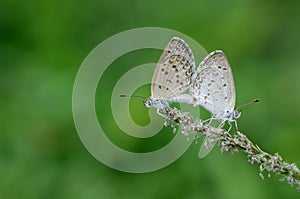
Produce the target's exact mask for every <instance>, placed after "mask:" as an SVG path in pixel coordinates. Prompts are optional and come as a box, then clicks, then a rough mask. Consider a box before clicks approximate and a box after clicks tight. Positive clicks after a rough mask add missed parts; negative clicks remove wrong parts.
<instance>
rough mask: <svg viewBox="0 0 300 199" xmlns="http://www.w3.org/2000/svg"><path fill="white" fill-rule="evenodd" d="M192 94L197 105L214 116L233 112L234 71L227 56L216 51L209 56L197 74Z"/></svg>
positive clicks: (201, 64)
mask: <svg viewBox="0 0 300 199" xmlns="http://www.w3.org/2000/svg"><path fill="white" fill-rule="evenodd" d="M194 79H195V80H194V83H193V86H192V87H193V90H192V93H193V95H194V96H195V97H196V100H197V104H199V105H201V106H203V107H204V108H205V109H207V110H208V111H210V112H211V113H212V114H213V115H216V116H218V115H219V116H222V115H224V114H225V112H226V111H229V112H232V111H233V109H234V106H235V88H234V81H233V75H232V71H231V68H230V65H229V62H228V60H227V58H226V56H225V54H224V53H223V52H222V51H221V50H216V51H213V52H211V53H210V54H209V55H207V56H206V57H205V58H204V59H203V61H202V62H201V63H200V65H199V67H198V68H197V72H196V73H195V78H194Z"/></svg>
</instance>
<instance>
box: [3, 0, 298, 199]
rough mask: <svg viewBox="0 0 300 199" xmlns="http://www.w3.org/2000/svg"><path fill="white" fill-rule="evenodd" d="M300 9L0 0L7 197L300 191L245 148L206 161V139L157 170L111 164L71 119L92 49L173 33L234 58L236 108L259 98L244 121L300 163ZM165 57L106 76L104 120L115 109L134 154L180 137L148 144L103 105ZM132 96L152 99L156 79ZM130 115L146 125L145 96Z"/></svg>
mask: <svg viewBox="0 0 300 199" xmlns="http://www.w3.org/2000/svg"><path fill="white" fill-rule="evenodd" d="M299 7H300V2H299V1H294V0H287V1H279V0H272V1H271V0H267V1H258V0H245V1H233V0H228V1H221V0H214V1H210V0H200V1H196V0H193V1H179V0H173V1H160V0H152V1H144V0H142V1H134V0H127V1H116V0H111V1H92V0H88V1H56V0H54V1H53V0H52V1H37V0H31V1H17V0H10V1H8V0H2V1H0V126H1V130H0V171H1V177H0V198H11V199H14V198H16V199H17V198H18V199H20V198H33V199H34V198H62V199H65V198H84V199H89V198H222V199H227V198H230V199H232V198H244V199H248V198H249V199H250V198H272V199H275V198H276V199H277V198H278V199H279V198H280V199H281V198H299V193H297V191H296V188H295V187H290V186H289V185H287V184H286V183H285V182H284V183H282V182H279V181H278V179H279V178H278V177H275V176H273V175H272V177H271V178H267V179H265V180H261V179H260V178H259V176H258V167H257V165H250V164H249V163H248V162H247V159H246V157H245V155H244V153H243V152H239V153H236V154H234V155H230V154H227V153H223V154H221V153H220V152H219V148H218V147H215V148H214V150H213V151H212V152H211V153H210V154H209V155H208V156H207V157H205V158H204V159H198V157H197V154H198V151H199V148H200V145H199V144H198V145H196V144H194V145H192V146H191V147H190V148H189V150H188V151H187V152H186V153H185V154H184V155H183V156H182V157H181V158H180V159H179V160H177V161H176V162H175V163H173V164H172V165H170V166H168V167H166V168H164V169H162V170H159V171H156V172H152V173H146V174H129V173H123V172H119V171H115V170H113V169H111V168H108V167H106V166H104V165H103V164H101V163H100V162H98V161H97V160H96V159H94V158H93V157H92V156H91V155H90V154H89V153H88V151H87V150H86V149H85V147H84V146H83V144H82V143H81V141H80V139H79V136H78V135H77V132H76V129H75V127H74V123H73V118H72V87H73V83H74V79H75V76H76V72H77V70H78V69H79V67H80V64H81V63H82V61H83V60H84V58H85V57H86V56H87V54H88V53H89V52H90V51H91V50H92V49H93V48H94V47H95V46H96V45H98V44H99V43H100V42H101V41H103V40H105V39H106V38H108V37H110V36H112V35H114V34H117V33H119V32H121V31H124V30H128V29H131V28H137V27H144V26H157V27H164V28H170V29H174V30H177V31H180V32H182V33H184V34H187V35H189V36H190V37H192V38H194V39H195V40H197V41H198V42H199V43H200V44H202V45H203V46H204V47H205V49H206V50H207V51H212V50H215V49H222V50H223V51H224V52H225V53H226V55H227V57H228V59H229V60H230V63H231V66H232V70H233V73H234V78H235V84H236V92H237V104H242V103H244V102H247V101H249V100H252V99H254V98H261V99H262V101H261V103H259V104H256V105H252V106H250V107H247V108H245V109H244V110H243V116H242V117H241V118H240V119H239V121H238V122H239V128H240V129H241V130H242V131H243V132H244V133H246V134H247V136H248V137H249V138H250V139H251V140H253V142H255V143H256V144H258V145H259V146H261V148H262V149H264V150H266V151H268V152H270V153H275V152H279V153H280V155H282V156H283V157H284V159H285V160H286V161H288V162H295V163H296V164H297V165H298V166H299V165H300V157H299V150H300V145H299V144H300V133H299V130H300V123H299V118H300V105H299V102H300V83H299V76H300V39H299V35H300V14H299ZM166 42H167V41H166ZM160 53H161V52H159V51H157V50H144V51H137V52H132V53H129V54H127V55H126V56H124V57H121V58H120V59H118V60H117V61H116V62H114V63H113V64H112V65H111V67H110V68H109V70H107V71H106V73H105V74H106V76H104V77H103V79H101V80H100V82H99V89H98V91H97V96H96V102H97V104H96V107H97V113H98V117H104V116H107V117H106V118H107V119H106V120H104V121H105V122H104V125H105V126H106V128H107V129H110V130H111V134H110V135H109V137H110V138H111V139H112V140H114V142H115V143H116V144H119V145H120V146H122V147H123V148H125V149H127V150H131V151H136V152H145V151H151V150H155V149H158V148H160V147H162V146H163V145H164V144H165V143H167V142H168V141H169V140H171V139H172V137H173V136H174V135H173V134H172V130H171V129H170V128H166V129H164V131H163V132H161V133H159V134H158V135H157V136H155V138H151V139H149V140H147V139H133V138H129V137H128V136H126V135H124V134H122V132H121V131H120V130H119V129H118V128H117V126H116V124H115V123H114V121H113V119H112V118H111V113H110V110H109V109H107V108H106V109H102V107H109V106H110V104H109V103H110V100H109V97H110V96H111V92H112V85H114V84H115V83H116V81H117V77H118V76H121V75H122V73H124V72H126V70H129V69H130V68H131V67H134V66H135V65H137V64H142V63H148V62H155V61H156V60H157V59H158V58H159V55H160ZM136 92H137V93H139V92H140V93H143V94H144V95H150V90H149V85H148V86H144V87H141V88H140V89H139V90H137V91H136ZM107 98H108V99H107ZM130 110H131V113H132V117H133V119H134V120H135V121H136V122H137V124H139V125H146V124H147V123H148V122H149V118H148V117H147V109H146V108H144V107H143V105H142V102H141V101H140V100H137V99H132V100H131V105H130Z"/></svg>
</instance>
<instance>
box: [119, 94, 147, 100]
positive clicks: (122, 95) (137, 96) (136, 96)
mask: <svg viewBox="0 0 300 199" xmlns="http://www.w3.org/2000/svg"><path fill="white" fill-rule="evenodd" d="M120 97H134V98H142V99H147V97H144V96H139V95H124V94H121V95H120Z"/></svg>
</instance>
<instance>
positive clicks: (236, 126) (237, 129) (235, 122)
mask: <svg viewBox="0 0 300 199" xmlns="http://www.w3.org/2000/svg"><path fill="white" fill-rule="evenodd" d="M233 121H234V124H235V128H236V131H239V128H238V125H237V121H236V120H233Z"/></svg>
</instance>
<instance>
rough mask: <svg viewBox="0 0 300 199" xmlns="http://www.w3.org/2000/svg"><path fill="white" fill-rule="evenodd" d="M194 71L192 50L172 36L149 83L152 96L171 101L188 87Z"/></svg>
mask: <svg viewBox="0 0 300 199" xmlns="http://www.w3.org/2000/svg"><path fill="white" fill-rule="evenodd" d="M194 72H195V61H194V55H193V53H192V50H191V49H190V47H189V46H188V45H187V44H186V43H185V42H184V41H183V40H182V39H180V38H178V37H173V38H172V39H171V41H170V42H169V43H168V44H167V46H166V47H165V49H164V51H163V53H162V55H161V57H160V58H159V61H158V63H157V65H156V68H155V71H154V74H153V77H152V85H151V96H152V98H154V99H164V100H166V101H172V99H173V98H176V97H177V96H178V95H180V94H182V93H184V92H185V91H186V90H187V89H188V88H190V85H191V82H192V74H193V73H194Z"/></svg>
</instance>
